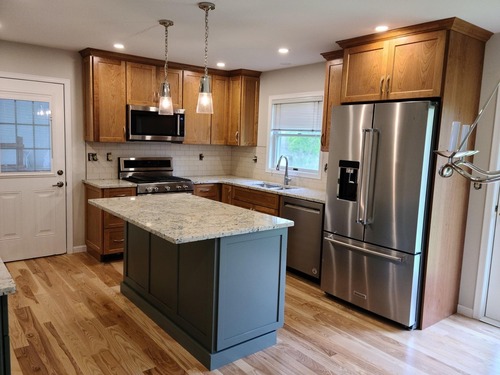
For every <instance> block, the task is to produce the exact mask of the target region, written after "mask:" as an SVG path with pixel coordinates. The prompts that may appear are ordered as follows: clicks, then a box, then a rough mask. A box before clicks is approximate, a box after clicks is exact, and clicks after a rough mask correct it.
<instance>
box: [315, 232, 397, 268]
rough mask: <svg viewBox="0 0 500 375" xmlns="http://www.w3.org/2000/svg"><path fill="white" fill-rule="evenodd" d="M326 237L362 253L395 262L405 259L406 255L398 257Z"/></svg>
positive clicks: (332, 241) (336, 243)
mask: <svg viewBox="0 0 500 375" xmlns="http://www.w3.org/2000/svg"><path fill="white" fill-rule="evenodd" d="M324 239H325V240H326V241H328V242H331V243H333V244H335V245H340V246H344V247H347V248H349V249H351V250H356V251H360V252H362V253H365V254H370V255H373V256H377V257H380V258H384V259H388V260H391V261H393V262H397V263H403V262H404V260H405V259H404V257H397V256H393V255H388V254H384V253H379V252H378V251H373V250H369V249H365V248H363V247H359V246H356V245H351V244H349V243H346V242H343V241H338V240H334V239H333V238H331V237H328V236H327V237H324Z"/></svg>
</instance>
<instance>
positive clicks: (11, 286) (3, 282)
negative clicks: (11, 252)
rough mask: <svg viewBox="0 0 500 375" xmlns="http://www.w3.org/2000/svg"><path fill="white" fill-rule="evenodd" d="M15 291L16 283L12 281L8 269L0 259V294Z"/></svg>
mask: <svg viewBox="0 0 500 375" xmlns="http://www.w3.org/2000/svg"><path fill="white" fill-rule="evenodd" d="M15 292H16V284H15V283H14V280H13V279H12V276H11V275H10V272H9V270H8V269H7V267H5V264H4V262H3V261H2V260H1V259H0V296H3V295H5V294H12V293H15Z"/></svg>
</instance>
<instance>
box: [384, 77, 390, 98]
mask: <svg viewBox="0 0 500 375" xmlns="http://www.w3.org/2000/svg"><path fill="white" fill-rule="evenodd" d="M390 82H391V76H390V75H388V76H387V82H386V90H385V91H386V92H387V94H389V92H390V90H389V86H390Z"/></svg>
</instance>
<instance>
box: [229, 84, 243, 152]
mask: <svg viewBox="0 0 500 375" xmlns="http://www.w3.org/2000/svg"><path fill="white" fill-rule="evenodd" d="M241 85H242V78H241V77H240V76H237V77H231V78H230V81H229V123H228V127H227V144H228V145H231V146H238V145H239V136H240V133H239V132H240V122H241V118H240V116H241Z"/></svg>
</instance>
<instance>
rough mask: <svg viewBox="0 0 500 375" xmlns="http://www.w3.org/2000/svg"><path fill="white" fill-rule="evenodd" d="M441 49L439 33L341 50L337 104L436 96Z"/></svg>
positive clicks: (442, 34) (443, 34) (443, 40)
mask: <svg viewBox="0 0 500 375" xmlns="http://www.w3.org/2000/svg"><path fill="white" fill-rule="evenodd" d="M445 46H446V31H445V30H442V31H435V32H428V33H420V34H416V35H411V36H404V37H399V38H395V39H390V40H385V41H377V42H372V43H367V44H362V45H356V46H353V47H348V48H345V50H344V67H343V74H342V94H341V102H343V103H345V102H363V101H376V100H390V99H409V98H426V97H438V96H440V95H441V85H442V77H443V69H444V56H445Z"/></svg>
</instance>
